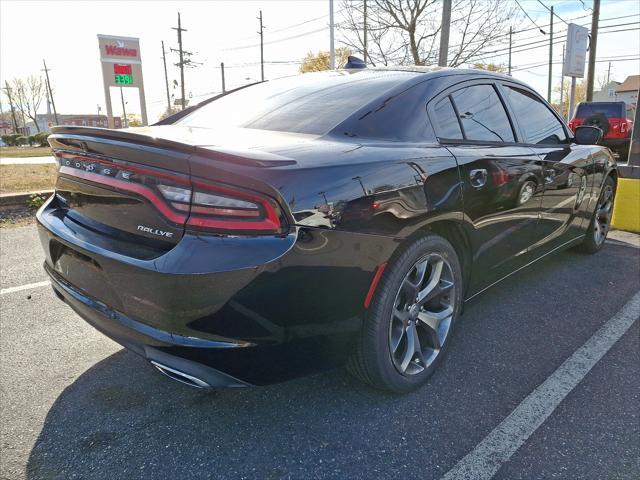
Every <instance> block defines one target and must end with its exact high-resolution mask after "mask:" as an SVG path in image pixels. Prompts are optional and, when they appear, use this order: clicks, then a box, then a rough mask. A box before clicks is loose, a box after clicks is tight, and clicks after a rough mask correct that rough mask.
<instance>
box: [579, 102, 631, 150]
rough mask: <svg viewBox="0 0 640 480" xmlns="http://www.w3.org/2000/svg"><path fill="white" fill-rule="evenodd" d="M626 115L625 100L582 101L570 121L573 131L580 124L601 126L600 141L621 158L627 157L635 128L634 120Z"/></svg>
mask: <svg viewBox="0 0 640 480" xmlns="http://www.w3.org/2000/svg"><path fill="white" fill-rule="evenodd" d="M626 117H627V115H626V105H625V103H624V102H582V103H580V104H579V105H578V108H577V109H576V114H575V116H574V117H573V119H571V121H570V122H569V128H570V129H571V131H573V132H575V131H576V127H577V126H579V125H589V126H593V127H598V128H600V130H602V140H600V142H599V143H600V144H601V145H604V146H605V147H609V148H610V149H611V150H612V151H614V152H615V153H617V154H619V155H620V158H621V159H626V158H627V157H628V155H629V145H630V143H631V131H632V130H633V129H632V128H631V127H632V125H633V122H632V121H631V120H629V119H627V118H626Z"/></svg>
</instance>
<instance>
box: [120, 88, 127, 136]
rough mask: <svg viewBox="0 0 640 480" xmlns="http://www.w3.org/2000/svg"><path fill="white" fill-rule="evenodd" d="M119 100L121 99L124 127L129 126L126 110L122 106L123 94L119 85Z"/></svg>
mask: <svg viewBox="0 0 640 480" xmlns="http://www.w3.org/2000/svg"><path fill="white" fill-rule="evenodd" d="M120 100H121V101H122V116H123V117H124V122H123V123H124V128H127V127H128V126H129V122H127V110H126V109H125V108H124V94H123V93H122V87H120Z"/></svg>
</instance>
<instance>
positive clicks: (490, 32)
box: [339, 0, 516, 67]
mask: <svg viewBox="0 0 640 480" xmlns="http://www.w3.org/2000/svg"><path fill="white" fill-rule="evenodd" d="M367 7H368V8H367V38H368V48H367V56H368V57H369V59H370V62H371V63H372V64H373V65H376V64H382V65H388V64H401V65H407V64H413V65H432V64H436V63H437V61H438V47H439V38H440V21H441V16H442V8H441V2H440V1H439V0H368V2H367ZM514 7H515V4H512V3H511V2H505V1H504V0H457V1H456V2H455V3H454V5H453V7H452V13H451V34H450V38H451V44H450V45H449V55H448V58H449V66H452V67H456V66H459V65H463V64H466V63H469V62H472V61H473V58H474V57H476V56H479V55H480V54H481V53H483V52H484V51H485V50H486V49H487V48H488V47H491V46H493V45H496V44H497V43H499V42H501V41H504V40H505V38H506V35H507V32H508V30H509V25H513V22H514V19H515V18H516V11H515V8H514ZM343 15H344V21H343V22H341V23H340V24H339V28H340V30H341V31H342V33H343V34H344V39H343V41H342V43H344V44H345V45H346V46H348V47H350V48H351V49H352V50H353V51H357V52H362V53H363V52H364V35H363V32H364V18H363V17H364V12H363V2H362V0H359V1H358V0H355V1H352V0H344V3H343Z"/></svg>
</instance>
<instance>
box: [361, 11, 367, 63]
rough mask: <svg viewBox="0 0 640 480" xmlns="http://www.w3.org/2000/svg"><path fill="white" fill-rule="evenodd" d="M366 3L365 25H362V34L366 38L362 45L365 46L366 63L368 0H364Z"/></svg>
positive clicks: (365, 56) (365, 59)
mask: <svg viewBox="0 0 640 480" xmlns="http://www.w3.org/2000/svg"><path fill="white" fill-rule="evenodd" d="M362 3H363V4H364V16H363V19H364V20H363V25H362V35H363V37H364V40H363V42H362V45H363V47H364V63H367V0H363V1H362Z"/></svg>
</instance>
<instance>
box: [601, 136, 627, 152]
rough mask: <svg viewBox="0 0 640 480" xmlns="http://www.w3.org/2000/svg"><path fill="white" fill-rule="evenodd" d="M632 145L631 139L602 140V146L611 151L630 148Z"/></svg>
mask: <svg viewBox="0 0 640 480" xmlns="http://www.w3.org/2000/svg"><path fill="white" fill-rule="evenodd" d="M630 144H631V139H630V138H603V139H602V140H600V145H604V146H605V147H608V148H610V149H611V150H619V149H621V148H628V147H629V145H630Z"/></svg>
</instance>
